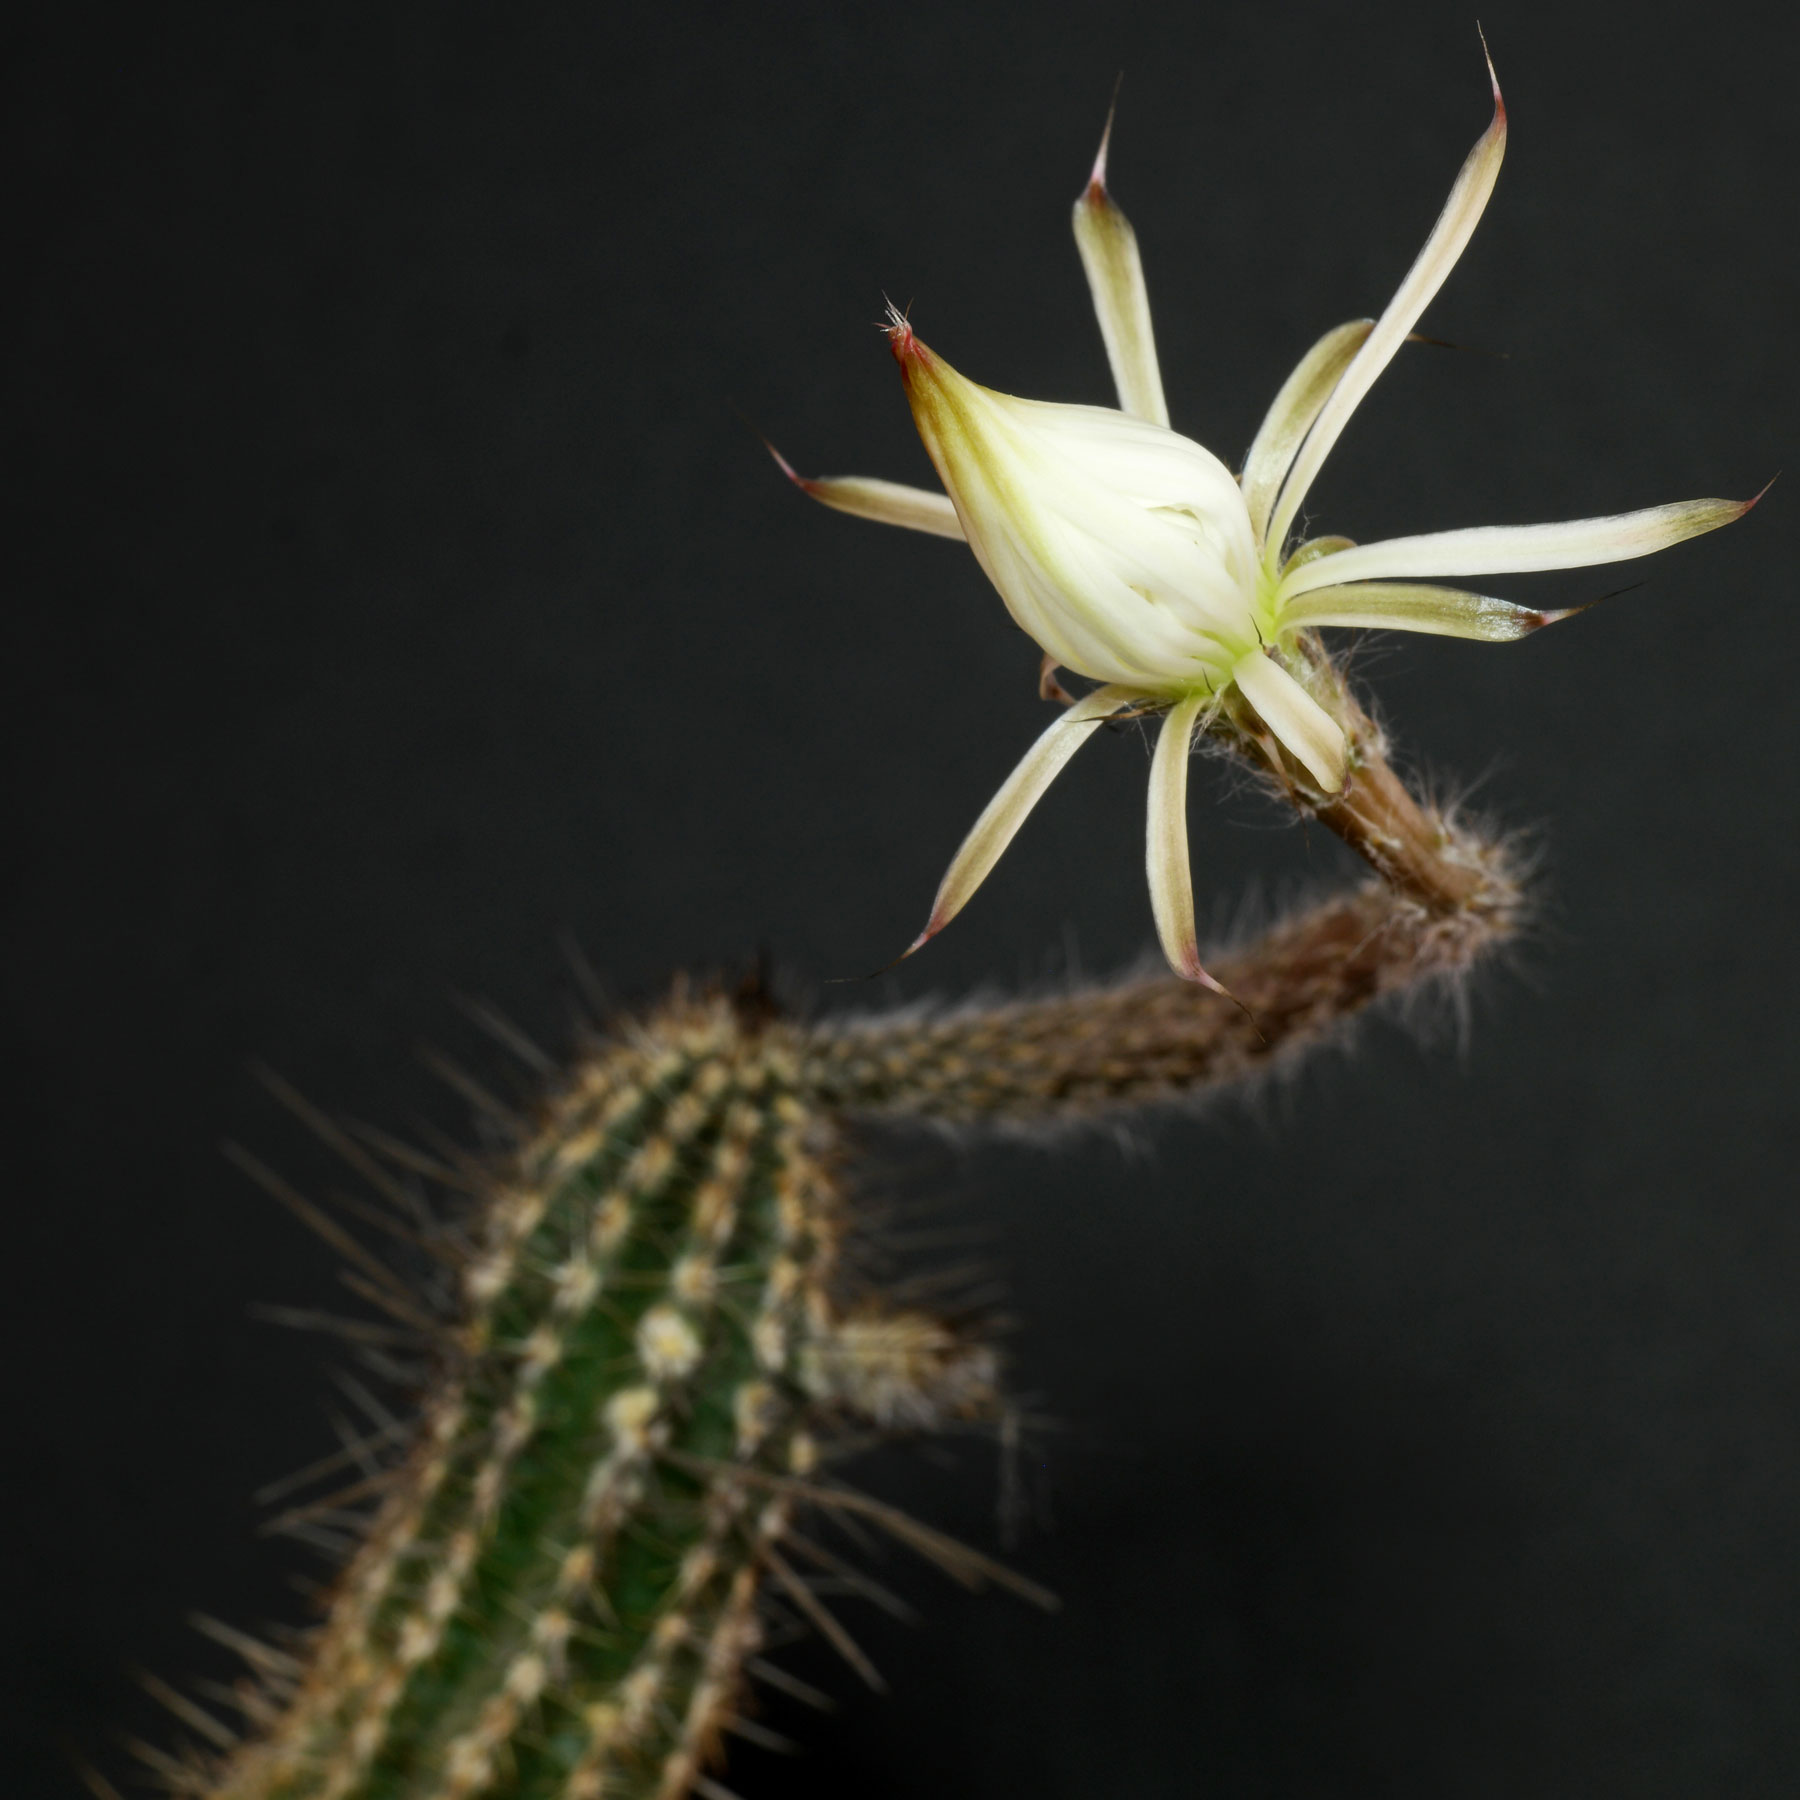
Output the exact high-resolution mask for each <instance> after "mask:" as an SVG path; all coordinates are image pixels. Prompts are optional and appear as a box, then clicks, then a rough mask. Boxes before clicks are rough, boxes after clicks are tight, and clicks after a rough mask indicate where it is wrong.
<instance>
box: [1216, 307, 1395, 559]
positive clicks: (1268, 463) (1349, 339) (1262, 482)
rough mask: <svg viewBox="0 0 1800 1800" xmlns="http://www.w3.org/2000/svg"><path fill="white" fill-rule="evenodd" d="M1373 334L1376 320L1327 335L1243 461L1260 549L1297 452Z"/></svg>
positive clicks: (1285, 386) (1286, 387)
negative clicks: (1332, 393) (1351, 360)
mask: <svg viewBox="0 0 1800 1800" xmlns="http://www.w3.org/2000/svg"><path fill="white" fill-rule="evenodd" d="M1374 329H1375V321H1374V320H1373V319H1352V320H1351V321H1350V323H1349V324H1348V325H1340V326H1338V328H1337V329H1336V330H1335V331H1328V332H1326V334H1325V335H1324V336H1323V337H1322V338H1320V339H1319V341H1318V342H1317V343H1316V344H1314V345H1313V347H1312V348H1311V349H1310V350H1309V351H1307V353H1306V354H1305V355H1304V356H1303V357H1301V359H1300V361H1299V362H1298V363H1297V364H1296V365H1295V368H1294V372H1293V374H1291V375H1290V376H1289V377H1288V378H1287V380H1286V381H1284V382H1283V383H1282V384H1281V392H1280V393H1279V394H1277V395H1276V396H1275V404H1274V405H1273V406H1271V407H1270V408H1269V411H1268V415H1267V417H1265V418H1264V420H1263V422H1262V424H1261V425H1260V426H1258V427H1257V432H1256V442H1255V443H1253V444H1252V445H1251V446H1250V454H1249V455H1248V456H1246V457H1245V458H1244V477H1243V488H1244V504H1245V505H1246V506H1247V507H1248V508H1249V509H1250V523H1251V526H1252V527H1253V528H1254V530H1255V532H1256V547H1257V549H1258V550H1261V549H1262V547H1263V534H1264V533H1265V532H1266V531H1267V530H1268V528H1269V514H1270V513H1271V512H1272V511H1273V510H1274V507H1275V496H1276V495H1277V494H1279V493H1280V492H1281V484H1282V481H1283V480H1284V479H1285V478H1286V476H1287V472H1288V470H1289V469H1290V468H1291V467H1292V466H1293V462H1294V456H1295V453H1296V452H1297V451H1298V450H1299V448H1300V446H1301V444H1302V442H1304V440H1305V438H1306V434H1307V433H1308V432H1309V431H1310V430H1312V427H1313V421H1314V420H1315V419H1316V418H1318V416H1319V411H1320V408H1322V407H1323V406H1324V404H1325V402H1326V401H1327V400H1329V399H1330V398H1331V390H1332V389H1333V388H1334V387H1336V386H1337V384H1338V380H1339V378H1340V377H1341V376H1342V375H1343V373H1344V371H1345V369H1347V368H1348V367H1349V366H1350V359H1351V358H1352V357H1353V356H1355V354H1356V353H1357V351H1359V350H1360V349H1361V348H1362V347H1363V345H1364V343H1365V342H1367V340H1368V336H1369V333H1370V332H1371V331H1373V330H1374Z"/></svg>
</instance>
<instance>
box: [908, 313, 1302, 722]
mask: <svg viewBox="0 0 1800 1800" xmlns="http://www.w3.org/2000/svg"><path fill="white" fill-rule="evenodd" d="M889 337H890V341H891V343H892V345H893V351H894V357H895V360H896V361H897V362H898V363H899V365H900V371H901V374H902V376H903V377H904V379H905V382H906V395H907V399H908V401H909V402H910V403H911V406H912V413H913V419H914V421H915V422H916V423H917V425H918V428H919V435H920V437H922V438H923V439H924V441H925V448H926V450H927V452H928V453H929V454H930V457H931V460H932V462H933V463H934V464H936V466H937V471H938V474H939V476H940V477H941V478H942V480H943V483H944V488H945V491H946V492H947V493H948V494H949V496H950V499H951V501H952V503H953V504H954V505H955V507H956V513H957V517H958V518H959V519H960V520H961V522H962V528H963V534H964V536H965V537H966V538H967V539H968V541H969V545H970V548H971V549H973V550H974V552H975V555H976V558H977V560H978V561H979V562H980V564H981V566H982V568H983V570H984V571H985V572H986V574H987V577H988V579H989V580H990V581H992V582H993V584H994V586H995V587H996V588H997V589H998V590H999V593H1000V597H1001V599H1002V600H1004V601H1005V602H1006V607H1007V610H1008V611H1009V612H1010V613H1011V614H1012V616H1013V619H1014V620H1015V622H1016V623H1017V624H1018V625H1019V627H1020V629H1021V630H1023V631H1024V632H1025V633H1026V634H1027V635H1028V636H1030V637H1031V638H1033V639H1035V640H1036V642H1037V643H1038V644H1040V645H1041V646H1042V647H1043V648H1044V650H1045V651H1046V652H1048V654H1049V655H1050V656H1051V657H1053V658H1054V659H1055V660H1056V661H1057V662H1058V663H1059V664H1061V665H1062V666H1063V667H1064V668H1067V669H1073V670H1074V671H1076V673H1078V674H1081V675H1086V676H1089V677H1091V678H1092V679H1093V680H1095V681H1106V682H1125V683H1128V684H1130V685H1131V686H1132V687H1133V688H1136V689H1138V690H1140V691H1141V692H1143V693H1145V694H1148V695H1159V696H1164V697H1167V698H1169V699H1178V698H1180V697H1182V696H1184V695H1187V694H1190V693H1197V692H1204V691H1206V690H1209V689H1211V690H1215V691H1216V690H1219V689H1222V688H1224V687H1225V686H1226V685H1227V684H1228V683H1229V682H1230V680H1231V671H1232V669H1233V667H1234V666H1235V665H1236V664H1237V663H1238V662H1239V661H1241V660H1242V658H1244V657H1245V656H1248V655H1252V654H1254V653H1255V652H1256V651H1257V650H1258V648H1259V646H1260V645H1261V644H1262V643H1265V642H1267V641H1269V640H1270V638H1271V636H1272V635H1273V633H1272V627H1273V623H1274V620H1273V610H1272V606H1271V605H1270V604H1269V603H1268V598H1267V597H1265V596H1264V595H1263V593H1262V587H1263V584H1262V582H1261V581H1260V567H1259V561H1258V557H1257V553H1256V539H1255V533H1254V532H1253V531H1252V530H1251V526H1250V515H1249V512H1248V510H1247V509H1246V507H1245V505H1244V498H1243V494H1242V491H1241V490H1240V489H1239V487H1238V484H1237V482H1236V481H1235V480H1234V479H1233V477H1232V474H1231V471H1230V470H1229V469H1227V468H1226V467H1225V465H1224V464H1223V463H1222V462H1220V461H1219V459H1218V458H1217V457H1216V456H1214V455H1213V454H1212V452H1211V451H1209V450H1206V449H1203V448H1202V447H1201V446H1200V445H1199V444H1196V443H1195V442H1193V440H1192V439H1190V438H1184V437H1182V436H1180V435H1179V434H1178V433H1176V432H1173V431H1171V430H1169V429H1168V427H1167V426H1163V425H1153V424H1151V423H1149V422H1148V421H1146V420H1143V419H1136V418H1132V417H1130V416H1129V415H1127V414H1125V413H1122V412H1114V411H1112V410H1110V409H1108V408H1104V407H1098V406H1060V405H1054V404H1050V403H1048V402H1044V401H1036V400H1018V399H1014V398H1013V397H1012V396H1011V395H1010V394H998V393H995V392H994V391H993V390H992V389H990V388H984V387H979V386H977V385H976V384H975V383H974V382H972V381H969V380H968V379H966V378H965V377H964V376H962V375H959V374H958V373H957V372H956V370H954V369H953V368H951V367H950V365H949V364H948V363H947V362H945V361H944V360H943V358H942V357H940V356H937V355H935V354H934V353H933V352H932V351H930V350H928V349H927V348H926V347H925V345H924V344H922V343H920V341H919V340H918V338H917V337H915V336H914V335H913V331H912V328H911V326H910V325H908V324H907V323H906V321H905V320H904V319H900V318H896V319H895V321H894V323H893V324H892V326H891V327H890V329H889Z"/></svg>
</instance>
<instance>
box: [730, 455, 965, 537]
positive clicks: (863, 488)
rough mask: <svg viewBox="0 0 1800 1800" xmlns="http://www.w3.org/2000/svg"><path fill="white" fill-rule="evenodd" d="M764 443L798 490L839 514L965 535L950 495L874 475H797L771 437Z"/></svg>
mask: <svg viewBox="0 0 1800 1800" xmlns="http://www.w3.org/2000/svg"><path fill="white" fill-rule="evenodd" d="M763 443H764V446H765V447H766V448H767V450H768V452H769V454H770V455H771V456H772V457H774V459H775V461H776V464H777V466H778V467H779V468H780V470H781V472H782V474H784V475H785V476H786V477H787V478H788V480H789V481H791V482H792V483H793V484H794V486H795V487H797V488H798V489H799V490H800V491H801V492H802V493H803V494H811V495H812V497H813V498H814V499H815V500H817V501H820V502H821V503H822V504H823V505H826V506H829V507H832V508H834V509H835V510H836V511H838V512H846V513H853V514H854V515H855V516H856V517H857V518H859V519H873V520H874V521H875V522H876V523H877V524H878V525H904V526H905V527H906V529H907V530H908V531H928V532H930V533H931V535H932V536H933V537H947V538H960V537H961V536H962V534H963V528H962V521H961V520H960V519H959V518H957V516H956V508H955V507H954V506H952V505H951V504H950V496H949V495H948V494H934V493H932V492H931V491H930V490H929V489H927V488H916V487H906V486H904V485H903V484H902V483H900V482H898V481H883V480H881V479H880V478H879V477H878V476H874V475H827V476H819V477H815V476H807V475H797V474H795V472H794V468H793V465H792V464H791V463H790V462H789V461H788V459H787V458H786V457H785V456H783V455H782V454H781V452H780V451H779V450H777V449H776V448H775V446H774V445H773V444H771V443H769V441H768V439H767V438H765V439H764V440H763Z"/></svg>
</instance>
